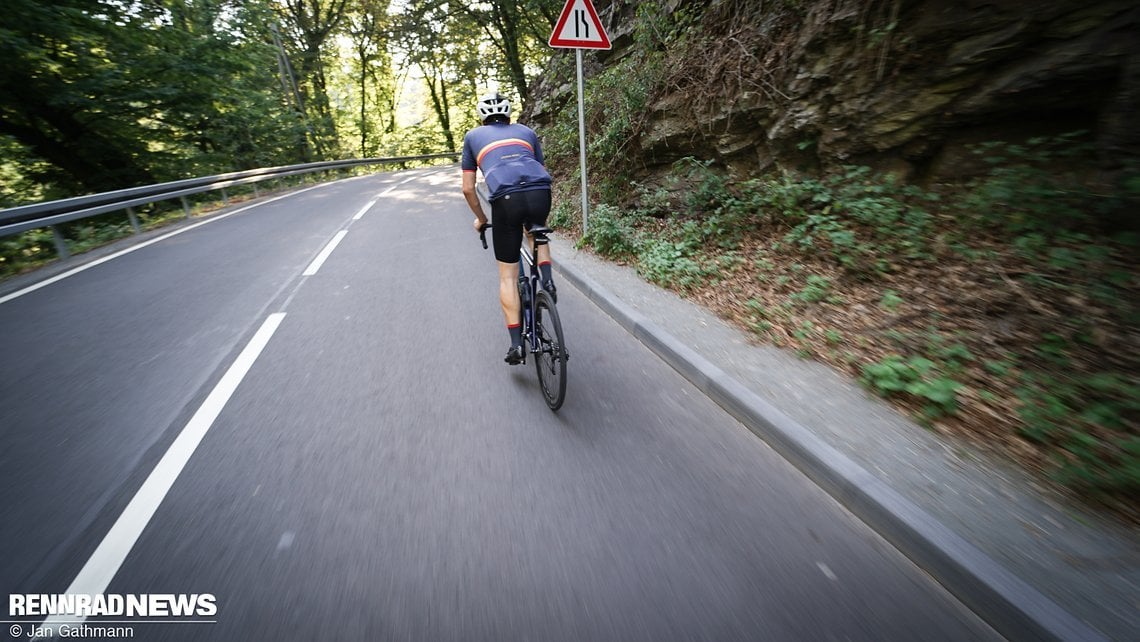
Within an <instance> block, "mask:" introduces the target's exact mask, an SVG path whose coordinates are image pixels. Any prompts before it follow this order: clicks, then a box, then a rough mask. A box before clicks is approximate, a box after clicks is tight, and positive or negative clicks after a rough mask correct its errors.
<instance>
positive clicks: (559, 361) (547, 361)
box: [534, 291, 566, 410]
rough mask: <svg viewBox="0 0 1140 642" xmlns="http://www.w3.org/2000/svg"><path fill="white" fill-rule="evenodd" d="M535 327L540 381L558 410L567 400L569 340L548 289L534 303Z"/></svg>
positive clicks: (548, 402) (546, 397)
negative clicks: (567, 350)
mask: <svg viewBox="0 0 1140 642" xmlns="http://www.w3.org/2000/svg"><path fill="white" fill-rule="evenodd" d="M534 312H535V318H534V330H535V335H536V338H537V341H538V345H537V346H535V347H536V348H537V349H538V353H537V354H535V359H534V366H535V369H536V370H538V383H539V386H540V387H541V388H542V397H543V399H544V400H545V401H546V405H547V407H549V408H550V409H551V410H558V409H559V408H561V407H562V402H563V401H565V400H566V343H565V341H564V339H563V336H562V321H561V320H560V319H559V318H558V308H556V307H554V301H553V300H551V298H550V295H549V294H547V293H546V292H541V291H540V292H539V293H538V299H537V301H535V306H534Z"/></svg>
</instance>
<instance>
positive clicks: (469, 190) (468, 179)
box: [463, 170, 487, 223]
mask: <svg viewBox="0 0 1140 642" xmlns="http://www.w3.org/2000/svg"><path fill="white" fill-rule="evenodd" d="M463 198H465V199H467V207H470V208H471V211H472V212H474V213H475V218H476V219H477V220H478V221H479V222H480V223H486V222H487V215H486V214H484V213H483V206H482V205H481V204H480V203H479V194H478V193H477V192H476V191H475V172H470V171H467V170H464V171H463Z"/></svg>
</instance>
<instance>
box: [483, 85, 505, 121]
mask: <svg viewBox="0 0 1140 642" xmlns="http://www.w3.org/2000/svg"><path fill="white" fill-rule="evenodd" d="M475 111H477V112H479V122H481V123H486V122H487V119H488V118H490V117H491V116H506V117H508V118H510V115H511V101H509V100H507V98H506V96H503V95H501V94H500V93H499V92H497V91H496V92H494V93H490V94H487V95H486V96H483V97H482V98H480V99H479V102H478V103H477V104H476V105H475Z"/></svg>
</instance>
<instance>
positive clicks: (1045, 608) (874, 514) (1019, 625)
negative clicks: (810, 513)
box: [556, 262, 1107, 641]
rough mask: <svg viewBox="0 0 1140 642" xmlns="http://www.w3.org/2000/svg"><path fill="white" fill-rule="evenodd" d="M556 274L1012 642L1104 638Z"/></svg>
mask: <svg viewBox="0 0 1140 642" xmlns="http://www.w3.org/2000/svg"><path fill="white" fill-rule="evenodd" d="M556 265H557V269H558V271H559V272H560V273H561V274H562V275H563V276H564V277H565V278H566V280H567V281H569V282H570V283H571V284H572V285H574V286H575V287H577V288H578V289H579V290H580V291H581V292H582V293H583V294H585V295H586V297H587V298H588V299H590V300H591V301H592V302H593V303H594V304H596V305H597V306H598V307H599V308H601V309H602V310H603V311H604V312H606V313H607V314H608V315H609V316H610V317H612V318H613V319H614V320H615V321H617V322H618V323H619V324H620V325H622V326H623V327H624V328H626V330H627V331H629V332H630V334H632V335H634V336H635V337H636V338H637V339H638V340H639V341H641V342H642V343H643V344H645V346H646V347H648V348H649V349H650V350H652V351H653V352H654V353H656V354H657V355H658V356H659V357H661V358H662V359H663V360H664V361H665V362H666V363H668V364H669V365H670V366H671V367H672V368H673V369H675V370H676V371H677V372H679V373H680V374H681V375H682V376H683V377H685V378H686V379H688V380H689V381H690V382H692V383H693V385H695V386H696V387H697V388H699V389H700V390H701V391H702V392H704V393H705V394H706V395H708V396H709V397H710V398H711V399H712V400H713V401H715V402H716V403H717V404H718V405H720V406H721V407H722V408H724V409H725V411H727V412H728V413H729V414H731V415H732V416H733V417H735V418H736V419H737V420H739V421H740V422H741V423H743V424H744V425H745V426H746V427H747V428H748V429H749V430H751V431H752V432H753V433H754V434H756V435H757V436H758V437H760V438H761V439H763V440H764V441H765V442H767V443H768V444H769V445H770V446H772V448H774V449H775V450H776V452H778V453H779V454H780V455H781V456H783V457H784V458H785V459H787V460H788V461H790V462H791V463H792V464H793V465H794V466H796V468H798V469H799V470H800V471H802V472H803V473H804V474H805V475H807V476H808V478H810V479H811V480H812V481H813V482H815V483H816V484H817V485H819V486H820V487H821V488H822V489H823V490H824V491H825V492H827V493H828V494H830V495H831V496H832V497H834V498H835V499H836V500H837V501H839V502H840V503H841V504H843V505H844V506H845V507H846V508H847V509H848V510H850V511H851V512H852V513H854V514H855V515H856V516H857V517H859V518H860V519H861V520H863V521H864V522H865V523H867V524H868V525H869V526H870V527H871V528H872V529H874V530H875V531H876V532H878V533H879V534H880V535H882V536H883V537H884V538H885V539H886V540H888V541H889V542H891V544H893V545H894V546H895V547H896V548H898V549H899V550H900V551H902V553H903V554H904V555H906V556H907V557H908V558H910V559H911V560H912V561H913V562H914V563H915V564H917V565H918V566H919V567H921V568H922V569H923V570H925V571H926V572H928V573H930V574H931V575H932V576H933V577H934V578H935V579H936V580H937V581H938V582H939V583H940V584H942V585H943V586H944V587H945V588H946V589H947V590H949V591H950V592H951V593H952V594H953V595H954V596H955V597H957V598H958V599H959V600H960V601H961V602H962V603H963V604H965V605H966V606H967V607H968V608H970V609H971V610H972V611H974V613H976V614H977V615H978V616H979V617H981V618H982V619H983V620H985V621H986V622H987V623H988V624H989V625H990V626H992V627H993V628H994V629H995V630H996V631H998V632H999V633H1000V634H1001V635H1003V636H1005V637H1006V638H1008V639H1010V640H1066V641H1069V640H1071V641H1084V640H1107V638H1106V637H1105V636H1104V635H1102V634H1101V633H1099V632H1097V631H1096V630H1094V629H1092V628H1091V627H1089V626H1088V625H1087V624H1085V623H1084V622H1082V621H1081V620H1079V619H1077V618H1076V617H1075V616H1073V615H1072V614H1070V613H1069V612H1068V611H1066V610H1065V609H1063V608H1061V607H1060V606H1059V605H1058V604H1057V603H1056V602H1054V601H1053V600H1051V599H1049V598H1048V597H1046V596H1045V595H1044V594H1042V593H1041V592H1040V591H1038V590H1037V589H1036V588H1034V587H1032V586H1031V585H1029V584H1028V583H1026V582H1025V581H1024V580H1022V579H1021V578H1020V577H1017V576H1016V575H1014V574H1013V573H1011V572H1010V571H1008V570H1007V569H1005V568H1004V567H1003V566H1002V565H1001V564H999V563H998V562H997V561H996V560H994V559H993V558H991V557H990V556H989V555H986V554H985V553H984V552H982V551H981V550H980V549H978V548H977V547H976V546H974V545H973V544H971V543H970V542H969V541H967V540H966V539H964V538H962V537H961V536H959V535H958V534H957V533H955V532H953V531H952V530H951V529H950V528H948V527H947V526H945V525H944V524H942V523H941V522H939V521H938V520H937V519H935V518H934V517H933V516H932V515H931V514H930V513H928V512H927V511H925V510H923V509H922V508H920V507H919V506H918V505H916V504H915V503H913V502H911V501H910V500H908V499H907V498H905V497H903V496H902V495H901V494H899V493H898V492H897V491H895V490H894V489H893V488H891V487H890V486H889V485H888V484H886V483H885V482H883V481H882V480H881V479H879V478H877V477H875V476H874V475H872V474H871V473H870V472H868V471H867V470H866V469H864V468H863V467H862V466H859V465H858V464H856V463H855V462H854V461H853V460H851V459H850V458H849V457H847V456H846V455H844V454H843V453H841V452H839V451H838V450H836V449H834V448H832V447H831V446H829V445H828V444H826V443H824V442H823V441H822V440H821V439H819V438H818V437H816V436H815V434H813V433H812V432H811V431H809V430H808V429H807V428H805V427H803V426H802V425H800V424H799V423H797V422H796V421H794V420H792V419H791V418H790V417H788V416H787V415H785V414H784V413H783V412H781V411H780V410H778V409H777V408H775V407H774V406H772V405H771V404H770V403H768V402H766V401H765V400H764V399H762V398H761V397H760V396H759V395H757V394H755V393H754V392H752V391H751V390H749V389H748V388H747V387H745V386H744V385H743V384H741V383H740V382H739V381H737V380H736V379H735V378H734V377H732V376H730V375H728V374H727V373H725V372H724V371H723V370H721V369H720V368H718V367H717V366H716V365H715V364H713V363H712V362H710V361H709V360H707V359H705V358H704V357H702V356H701V355H700V354H698V353H697V352H696V351H694V350H692V349H691V348H689V347H688V346H686V345H684V344H683V343H681V342H680V341H679V340H677V339H676V338H675V337H673V336H672V335H671V334H669V333H668V332H666V331H665V330H664V328H662V327H660V326H659V325H657V324H655V323H653V322H652V321H650V320H649V319H647V318H646V317H645V316H644V315H642V314H641V313H639V312H637V311H636V310H634V309H633V308H632V307H630V306H629V305H627V304H626V303H625V302H623V301H621V300H620V299H618V298H617V297H616V296H614V295H613V294H612V293H611V292H609V291H608V290H607V289H605V288H604V287H602V286H601V285H599V284H598V283H597V282H595V281H594V280H593V279H591V278H590V277H588V276H586V275H585V274H583V273H582V272H581V271H579V270H578V269H577V268H576V267H574V266H573V265H571V264H570V263H569V262H558V263H557V264H556Z"/></svg>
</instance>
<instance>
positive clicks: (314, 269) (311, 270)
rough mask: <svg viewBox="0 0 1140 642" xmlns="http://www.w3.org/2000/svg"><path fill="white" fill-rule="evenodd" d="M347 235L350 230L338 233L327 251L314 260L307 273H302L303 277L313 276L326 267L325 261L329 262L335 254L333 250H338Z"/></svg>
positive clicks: (330, 242)
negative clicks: (323, 266) (322, 267)
mask: <svg viewBox="0 0 1140 642" xmlns="http://www.w3.org/2000/svg"><path fill="white" fill-rule="evenodd" d="M345 234H348V230H341V231H339V232H337V233H336V236H334V237H333V238H332V240H331V241H329V244H328V245H326V246H325V249H323V250H321V253H320V254H318V255H317V258H315V259H313V262H312V263H310V264H309V267H307V268H305V271H304V272H302V273H301V276H313V275H314V274H316V273H317V270H319V269H321V266H322V265H324V264H325V261H327V260H328V258H329V255H331V254H332V253H333V250H335V249H336V246H337V245H339V244H340V241H341V239H343V238H344V236H345Z"/></svg>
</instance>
